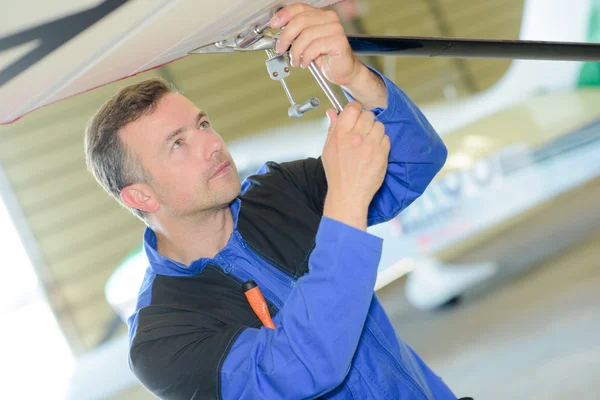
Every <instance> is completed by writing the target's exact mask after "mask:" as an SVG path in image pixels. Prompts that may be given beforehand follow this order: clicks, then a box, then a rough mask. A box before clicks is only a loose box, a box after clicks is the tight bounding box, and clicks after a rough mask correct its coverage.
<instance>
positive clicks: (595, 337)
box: [379, 233, 600, 400]
mask: <svg viewBox="0 0 600 400" xmlns="http://www.w3.org/2000/svg"><path fill="white" fill-rule="evenodd" d="M599 264H600V233H596V234H594V235H592V236H591V237H589V238H588V239H586V240H585V241H583V242H581V243H579V244H577V245H575V246H574V247H572V248H570V249H568V250H566V251H563V252H561V253H560V254H558V255H557V256H555V257H553V258H552V259H551V260H549V261H547V262H544V263H542V264H541V265H537V266H536V267H535V268H531V269H529V270H527V271H525V272H523V273H521V274H520V275H519V276H516V277H511V279H510V280H507V281H505V282H504V283H503V284H496V285H495V286H493V287H489V288H487V289H486V290H480V291H479V293H477V294H476V295H472V296H471V297H468V298H466V299H464V301H463V302H462V303H460V304H459V305H458V306H457V307H454V308H450V309H445V310H442V311H436V312H422V311H417V310H415V309H413V308H412V307H410V306H409V305H408V304H407V302H406V300H405V299H404V296H403V294H402V291H403V281H402V280H399V281H397V282H395V283H394V284H392V285H389V286H388V287H385V288H384V289H382V290H381V291H380V292H379V297H380V299H381V300H382V302H383V304H384V307H385V308H386V310H387V312H388V314H389V315H390V318H391V319H392V321H393V323H394V325H395V327H396V328H397V330H398V331H399V333H400V335H401V336H402V337H403V339H404V340H405V341H406V342H408V343H409V344H410V345H411V346H412V347H413V348H414V349H415V350H416V351H417V352H418V353H419V354H421V356H422V357H423V358H424V359H425V360H426V361H427V362H428V364H430V365H431V366H432V367H433V369H434V370H435V371H436V373H438V375H440V376H442V378H443V379H444V381H445V382H446V383H447V384H448V385H449V386H450V387H451V388H452V389H453V391H454V392H455V393H456V394H457V395H458V396H459V397H460V396H471V397H474V398H475V399H476V400H480V399H489V400H493V399H544V400H546V399H600V265H599Z"/></svg>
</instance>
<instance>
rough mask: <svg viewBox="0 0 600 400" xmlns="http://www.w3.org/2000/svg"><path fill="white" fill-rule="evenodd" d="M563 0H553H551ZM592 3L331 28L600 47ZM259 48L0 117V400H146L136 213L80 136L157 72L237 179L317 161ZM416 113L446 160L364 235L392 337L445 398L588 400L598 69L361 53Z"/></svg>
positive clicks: (433, 10) (597, 254)
mask: <svg viewBox="0 0 600 400" xmlns="http://www.w3.org/2000/svg"><path fill="white" fill-rule="evenodd" d="M567 3H568V4H567ZM598 7H599V5H598V2H597V1H595V0H583V1H582V0H572V1H570V2H563V1H555V0H548V1H539V0H538V1H536V0H493V1H492V0H477V1H476V0H346V1H345V2H343V3H341V4H338V5H337V6H334V7H333V8H334V9H335V10H336V11H337V12H338V14H339V15H340V18H341V19H342V20H343V23H344V26H345V28H346V31H347V33H363V34H378V35H401V36H436V37H439V36H448V37H466V38H499V39H519V38H522V39H532V40H565V41H567V40H579V41H597V40H598V39H600V31H599V30H598V29H600V28H599V26H598V21H599V19H598V18H600V14H599V13H598ZM264 61H265V55H264V53H263V52H256V53H245V54H225V55H214V54H207V55H196V56H190V57H186V58H184V59H181V60H178V61H176V62H173V63H171V64H168V65H166V66H163V67H161V68H159V69H156V70H153V71H150V72H145V73H142V74H140V75H138V76H135V77H132V78H129V79H127V80H125V81H120V82H116V83H113V84H110V85H107V86H104V87H100V88H98V89H95V90H93V91H90V92H87V93H84V94H81V95H78V96H76V97H73V98H70V99H67V100H64V101H62V102H59V103H56V104H52V105H50V106H48V107H45V108H43V109H41V110H37V111H35V112H33V113H31V114H29V115H27V116H25V117H24V118H22V119H20V120H18V121H16V122H14V123H12V124H9V125H4V126H0V196H1V197H0V198H1V200H2V201H1V202H0V238H1V241H0V249H1V254H2V265H3V270H4V274H5V275H4V279H2V280H0V321H1V326H2V330H1V331H0V337H1V338H2V340H1V341H0V354H2V356H1V357H0V365H2V366H1V367H0V368H1V369H2V370H3V371H7V372H8V374H7V372H3V377H4V378H5V379H3V380H5V382H4V383H3V387H2V389H0V390H2V391H3V392H4V393H2V394H0V397H2V398H23V399H29V398H39V397H42V398H49V399H63V398H65V399H66V398H68V399H115V400H116V399H152V398H154V397H153V396H152V395H151V394H150V393H149V392H147V391H146V389H144V388H143V387H142V386H140V385H139V384H138V383H137V382H136V381H135V378H133V376H132V375H131V374H130V372H129V369H128V366H127V341H126V334H127V327H126V325H125V323H124V318H126V316H127V315H128V314H129V313H130V312H131V308H132V307H133V306H134V304H135V296H136V294H137V290H138V288H139V284H140V282H141V275H142V274H143V270H144V268H145V266H144V263H145V260H144V255H143V253H141V252H140V244H141V240H142V232H143V229H144V225H143V224H142V223H141V222H140V221H139V220H138V219H137V218H135V217H133V216H132V215H131V214H130V213H129V212H128V211H126V210H124V209H123V208H121V207H120V206H118V205H117V204H116V203H115V201H114V200H113V199H112V198H110V197H109V196H108V195H107V194H105V193H104V191H103V190H102V189H101V188H100V187H99V186H98V185H97V184H96V182H95V180H94V179H93V177H92V175H91V174H90V173H89V172H88V171H86V167H85V159H84V153H83V130H84V127H85V125H86V123H87V121H88V119H89V118H90V117H91V116H92V114H93V113H94V111H95V110H97V109H98V108H99V107H100V105H101V104H102V103H103V102H104V101H106V100H107V99H108V98H109V97H110V96H111V95H112V94H113V93H114V92H115V91H116V90H118V88H120V87H122V86H124V85H127V84H130V83H134V82H137V81H140V80H143V79H146V78H149V77H154V76H161V77H163V78H166V79H167V80H169V81H171V82H172V83H173V84H174V85H175V86H176V87H177V88H178V89H179V90H180V91H181V92H182V93H183V94H184V95H185V96H187V97H189V98H190V99H191V100H192V101H194V102H195V103H196V104H197V105H198V106H199V107H200V108H202V109H204V110H206V111H207V112H208V114H209V115H210V116H211V120H212V121H213V124H214V125H215V127H216V130H217V131H218V132H219V133H220V134H221V135H222V136H223V137H224V139H225V141H226V142H227V143H229V144H230V148H231V151H232V154H233V157H234V160H236V162H237V163H238V169H239V171H240V176H241V178H244V177H245V176H247V175H248V174H250V173H252V172H254V171H255V170H256V169H257V168H258V167H259V166H260V165H261V164H262V163H263V162H264V161H267V160H275V161H283V160H286V159H296V158H300V157H306V156H311V155H312V156H315V155H318V151H319V149H320V146H322V142H323V140H324V135H325V133H326V129H327V122H326V121H325V119H324V115H325V109H326V107H325V106H328V104H327V103H326V98H325V97H324V96H323V94H322V92H321V90H320V88H319V87H318V86H317V84H316V83H315V82H314V79H313V78H312V76H311V75H310V73H309V72H308V71H305V70H299V69H298V70H293V71H292V74H291V76H290V78H288V80H287V81H288V85H289V87H290V89H291V91H292V93H293V94H294V97H295V98H296V99H297V100H298V101H305V100H307V99H308V98H310V97H312V96H317V97H319V98H320V99H321V103H322V106H321V107H320V108H319V109H317V110H314V111H310V112H308V113H307V114H306V115H305V116H304V117H302V119H300V120H298V121H292V120H290V119H289V118H288V117H287V109H288V107H289V103H288V101H287V98H286V96H285V94H284V92H283V91H282V89H281V86H280V85H279V84H278V83H277V82H274V81H272V80H270V79H268V78H267V74H266V70H265V65H264ZM363 62H365V63H367V64H369V65H371V66H373V67H374V68H376V69H378V70H379V71H381V72H383V73H384V74H385V75H387V76H388V77H389V78H391V79H392V80H393V81H395V82H396V83H397V84H398V85H399V86H400V87H401V88H402V89H404V90H405V91H406V92H407V93H408V95H409V96H410V97H411V98H412V99H413V100H414V101H415V102H416V103H417V104H418V105H419V106H420V107H422V109H423V110H424V112H425V114H426V116H427V117H428V118H429V119H430V121H431V122H432V124H433V125H434V127H435V128H436V129H437V130H438V131H439V132H440V134H441V135H442V136H443V139H444V141H445V142H446V144H447V146H448V148H449V150H450V153H449V158H448V162H447V164H446V166H445V167H444V169H443V170H442V172H441V173H440V174H439V175H438V177H437V178H436V180H435V181H434V182H433V183H432V185H431V186H430V188H428V190H427V192H426V193H425V194H424V195H423V197H422V198H421V199H419V200H418V201H417V202H415V203H414V204H413V205H412V206H411V207H410V208H409V209H408V210H406V211H405V212H404V213H402V214H401V215H400V216H399V217H398V218H397V219H395V220H393V221H391V222H390V223H387V224H385V225H383V226H379V227H376V228H373V229H372V232H373V233H374V234H377V235H381V236H382V237H384V238H385V248H384V256H383V259H382V264H381V265H380V279H379V280H378V292H377V293H378V295H379V296H380V298H381V299H382V301H383V303H384V306H385V307H386V309H387V310H388V312H389V314H390V316H391V318H392V321H393V323H394V325H395V327H396V328H397V330H398V332H399V334H400V335H401V336H402V337H403V338H404V340H405V341H407V342H408V343H409V344H410V345H411V346H412V347H413V348H415V350H416V351H417V352H418V353H420V354H421V355H422V356H423V358H424V359H425V360H426V361H427V362H428V363H429V364H430V365H431V366H432V368H433V369H434V370H435V371H436V372H437V373H438V374H439V375H441V376H442V377H443V379H444V380H445V381H446V382H447V383H448V384H449V386H450V387H451V388H452V389H453V390H454V391H455V393H456V394H457V395H459V397H460V396H472V397H474V398H476V399H478V398H479V399H507V398H511V399H517V398H518V399H554V398H556V399H558V398H567V397H568V398H579V399H594V398H598V395H597V393H596V392H597V384H595V383H596V382H598V379H599V378H600V335H599V334H598V332H600V319H599V318H598V315H600V314H599V312H600V296H599V295H598V293H600V268H599V267H598V264H599V263H600V228H599V223H600V201H599V199H600V179H599V175H600V151H599V150H600V141H599V139H600V107H599V106H600V88H597V84H598V83H599V82H600V74H599V73H598V71H599V69H598V65H597V64H583V63H572V62H548V63H545V62H532V61H529V62H528V61H510V60H491V59H477V60H476V59H468V60H465V59H441V58H440V59H436V58H420V57H419V58H417V57H364V58H363Z"/></svg>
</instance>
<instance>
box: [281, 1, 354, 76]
mask: <svg viewBox="0 0 600 400" xmlns="http://www.w3.org/2000/svg"><path fill="white" fill-rule="evenodd" d="M271 27H272V28H281V27H284V29H283V30H282V31H281V33H280V35H279V42H278V43H277V48H276V50H277V52H278V53H283V52H285V51H286V50H287V49H288V48H289V47H290V45H291V44H292V42H293V46H292V48H291V49H290V59H291V64H292V66H293V67H297V66H300V67H301V68H306V67H308V65H309V64H310V62H311V61H314V62H315V64H316V65H317V67H318V68H319V69H320V70H321V71H322V72H323V74H324V75H325V78H327V80H328V81H330V82H331V83H333V84H335V85H339V86H351V85H352V84H353V83H354V81H356V80H357V79H359V76H360V74H361V70H362V69H363V68H365V66H364V65H363V64H362V63H361V62H360V61H359V60H358V58H357V57H356V56H355V55H354V53H353V52H352V49H351V48H350V44H349V43H348V38H347V37H346V34H345V33H344V28H343V27H342V24H341V23H340V20H339V18H338V16H337V14H336V13H335V12H334V11H330V10H322V9H319V8H314V7H311V6H309V5H307V4H303V3H296V4H292V5H290V6H287V7H284V8H282V9H281V10H279V11H278V12H277V13H276V14H275V15H274V16H273V18H272V19H271ZM362 73H363V74H364V72H362Z"/></svg>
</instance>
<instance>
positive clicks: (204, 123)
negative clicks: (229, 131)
mask: <svg viewBox="0 0 600 400" xmlns="http://www.w3.org/2000/svg"><path fill="white" fill-rule="evenodd" d="M209 126H210V122H208V121H202V122H200V128H202V129H206V128H208V127H209Z"/></svg>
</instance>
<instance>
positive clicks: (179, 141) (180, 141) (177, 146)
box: [173, 139, 183, 149]
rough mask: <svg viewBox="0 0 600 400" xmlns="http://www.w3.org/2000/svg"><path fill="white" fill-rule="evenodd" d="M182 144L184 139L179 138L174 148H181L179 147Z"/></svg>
mask: <svg viewBox="0 0 600 400" xmlns="http://www.w3.org/2000/svg"><path fill="white" fill-rule="evenodd" d="M182 144H183V141H182V140H181V139H177V140H176V141H175V143H173V148H174V149H177V148H179V147H180V146H181V145H182Z"/></svg>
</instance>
